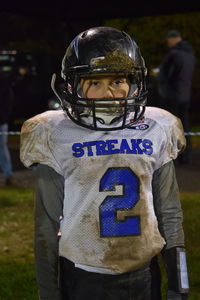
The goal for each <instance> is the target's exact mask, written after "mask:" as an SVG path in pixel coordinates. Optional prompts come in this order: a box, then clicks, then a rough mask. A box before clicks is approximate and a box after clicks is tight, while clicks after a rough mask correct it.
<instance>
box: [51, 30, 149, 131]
mask: <svg viewBox="0 0 200 300" xmlns="http://www.w3.org/2000/svg"><path fill="white" fill-rule="evenodd" d="M97 74H105V75H108V74H109V75H116V74H123V75H124V76H126V77H128V79H129V82H130V89H129V93H128V96H127V97H125V98H111V99H110V98H109V99H105V98H96V99H88V98H85V97H84V95H83V93H82V90H81V85H80V80H81V78H84V77H89V76H95V75H97ZM145 75H146V68H145V63H144V59H143V58H142V56H141V53H140V50H139V48H138V46H137V44H136V42H135V41H134V40H133V39H132V38H131V37H130V36H129V35H128V34H127V33H125V32H124V31H120V30H117V29H114V28H111V27H94V28H91V29H89V30H86V31H84V32H82V33H80V34H79V35H78V36H77V37H76V38H75V39H74V40H73V41H72V42H71V44H70V45H69V47H68V48H67V51H66V53H65V56H64V58H63V60H62V71H61V77H62V78H63V79H64V81H65V84H64V88H63V89H62V90H61V91H59V90H57V89H56V87H55V80H56V75H55V74H54V75H53V77H52V89H53V90H54V92H55V93H56V95H57V96H58V97H59V99H60V101H61V104H62V107H63V109H64V110H66V112H67V115H68V116H69V118H70V119H71V120H73V121H74V122H75V123H77V124H78V125H81V126H83V127H86V128H89V129H93V130H104V131H105V130H117V129H123V128H126V127H131V126H132V125H133V124H134V123H135V122H137V120H139V119H140V118H141V117H142V116H143V114H144V111H145V104H146V95H147V90H146V82H145ZM116 103H117V104H116ZM116 106H117V107H116ZM99 111H103V112H106V114H107V115H109V111H110V112H111V118H110V121H109V124H107V123H106V121H105V120H104V117H101V114H100V113H99ZM130 114H131V117H130V118H129V115H130Z"/></svg>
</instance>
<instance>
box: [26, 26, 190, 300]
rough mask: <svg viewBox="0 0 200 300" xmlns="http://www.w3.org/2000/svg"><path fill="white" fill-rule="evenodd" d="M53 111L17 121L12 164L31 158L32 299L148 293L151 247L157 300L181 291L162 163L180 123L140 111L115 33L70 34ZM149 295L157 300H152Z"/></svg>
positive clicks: (126, 47)
mask: <svg viewBox="0 0 200 300" xmlns="http://www.w3.org/2000/svg"><path fill="white" fill-rule="evenodd" d="M61 75H62V78H63V80H64V82H65V85H64V89H63V90H57V89H56V83H55V81H56V78H55V76H54V77H53V80H52V87H53V90H54V91H55V93H56V95H57V96H58V97H59V99H60V101H61V104H62V108H63V110H58V111H47V112H44V113H42V114H39V115H37V116H35V117H33V118H31V119H29V120H27V121H26V122H25V123H24V125H23V128H22V132H21V153H20V156H21V160H22V162H23V163H24V165H25V166H27V167H30V166H31V165H34V164H37V172H38V183H37V196H36V208H35V256H36V270H37V281H38V285H39V293H40V299H45V300H50V299H52V300H55V299H64V300H68V299H70V300H80V299H93V300H100V299H101V300H102V299H103V300H111V299H115V300H117V299H119V300H127V299H134V300H139V299H140V300H150V299H152V296H151V272H150V263H151V261H152V259H153V258H154V257H155V256H156V255H157V254H158V253H160V252H162V255H163V258H164V261H165V264H166V269H167V276H168V290H167V299H168V300H169V299H184V297H186V296H187V293H188V280H187V267H186V258H185V250H184V233H183V228H182V209H181V205H180V200H179V190H178V186H177V182H176V176H175V171H174V165H173V160H174V159H176V157H177V156H178V154H179V153H180V152H181V151H183V149H184V147H185V138H184V132H183V129H182V125H181V123H180V121H179V119H177V118H176V117H175V116H173V115H172V114H170V113H168V112H167V111H165V110H161V109H158V108H154V107H146V97H147V90H146V83H145V75H146V68H145V63H144V60H143V58H142V56H141V54H140V50H139V48H138V46H137V44H136V43H135V41H134V40H133V39H131V38H130V36H129V35H128V34H126V33H125V32H123V31H119V30H117V29H114V28H110V27H95V28H91V29H89V30H86V31H85V32H82V33H80V34H79V35H78V36H77V37H76V38H75V39H74V40H73V41H72V43H71V44H70V46H69V47H68V49H67V51H66V54H65V56H64V58H63V61H62V72H61ZM153 300H156V299H155V298H154V299H153Z"/></svg>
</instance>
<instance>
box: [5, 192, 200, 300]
mask: <svg viewBox="0 0 200 300" xmlns="http://www.w3.org/2000/svg"><path fill="white" fill-rule="evenodd" d="M33 199H34V191H33V189H27V188H26V189H24V188H2V189H1V190H0V300H37V299H38V297H37V287H36V280H35V272H34V258H33V211H34V205H33ZM181 201H182V206H183V210H184V229H185V236H186V247H187V259H188V270H189V279H190V286H191V294H190V296H189V298H188V300H200V242H199V241H200V239H199V232H200V222H199V220H200V193H182V194H181ZM162 272H163V269H162ZM165 285H166V282H165V281H164V282H163V292H164V289H165ZM164 299H165V298H164Z"/></svg>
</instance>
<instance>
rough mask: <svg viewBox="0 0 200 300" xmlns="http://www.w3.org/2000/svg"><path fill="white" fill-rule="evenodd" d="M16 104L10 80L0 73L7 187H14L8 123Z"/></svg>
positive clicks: (0, 161) (0, 135)
mask: <svg viewBox="0 0 200 300" xmlns="http://www.w3.org/2000/svg"><path fill="white" fill-rule="evenodd" d="M13 104H14V93H13V90H12V87H11V85H10V83H9V80H8V79H7V78H6V77H5V76H4V75H3V74H2V73H0V107H1V110H0V169H1V170H2V172H3V175H4V178H5V184H6V185H14V184H15V183H16V179H15V178H14V177H13V169H12V162H11V157H10V152H9V149H8V144H7V142H8V134H7V132H8V123H9V119H10V115H11V112H12V108H13Z"/></svg>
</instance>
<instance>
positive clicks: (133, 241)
mask: <svg viewBox="0 0 200 300" xmlns="http://www.w3.org/2000/svg"><path fill="white" fill-rule="evenodd" d="M129 118H131V115H130V116H129ZM102 126H103V125H102ZM184 144H185V138H184V132H183V128H182V124H181V122H180V120H179V119H177V118H176V117H174V116H173V115H172V114H170V113H168V112H167V111H164V110H162V109H158V108H153V107H147V108H146V111H145V117H143V118H142V119H141V120H140V121H138V123H137V124H134V125H133V126H132V127H131V128H127V129H123V130H117V131H111V132H109V131H93V130H90V129H86V128H82V127H80V126H78V125H76V124H75V123H73V122H72V121H71V120H69V119H68V118H67V116H66V114H65V112H63V111H47V112H44V113H42V114H40V115H37V116H35V117H33V118H31V119H29V120H27V121H26V122H25V123H24V124H23V127H22V132H21V150H20V158H21V161H22V162H23V163H24V165H25V166H27V167H29V166H31V165H32V164H34V163H41V164H45V165H48V166H50V167H52V168H53V169H54V170H55V171H56V172H58V173H59V174H61V175H62V176H64V178H65V197H64V207H63V219H62V221H61V228H60V231H61V238H60V241H59V254H60V255H61V256H63V257H66V258H67V259H69V260H71V261H72V262H74V263H75V264H76V265H80V266H86V267H87V266H88V268H90V267H93V268H96V269H99V270H103V271H102V272H103V273H104V271H105V273H107V271H110V273H113V274H117V273H123V272H127V271H131V270H135V269H137V268H139V267H141V266H143V265H144V264H145V263H148V262H149V261H150V260H151V258H152V257H153V256H155V255H156V254H157V253H159V252H160V251H161V249H162V248H163V246H164V244H165V241H164V239H163V237H162V236H161V234H160V232H159V230H158V223H157V218H156V216H155V212H154V207H153V195H152V177H153V173H154V171H155V170H157V169H159V168H160V167H161V166H162V165H164V164H166V163H167V162H169V161H170V160H172V159H175V158H176V157H177V155H178V153H179V152H180V151H182V150H183V148H184Z"/></svg>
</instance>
